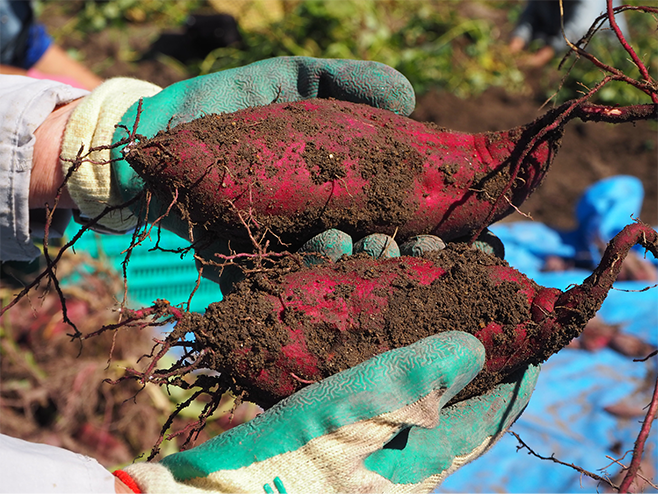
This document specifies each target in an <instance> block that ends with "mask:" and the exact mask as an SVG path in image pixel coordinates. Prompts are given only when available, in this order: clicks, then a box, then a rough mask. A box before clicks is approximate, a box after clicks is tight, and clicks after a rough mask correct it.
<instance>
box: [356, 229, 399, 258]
mask: <svg viewBox="0 0 658 494" xmlns="http://www.w3.org/2000/svg"><path fill="white" fill-rule="evenodd" d="M359 252H365V253H366V254H368V255H370V256H371V257H374V258H375V259H386V258H389V257H400V248H399V247H398V244H397V242H396V241H395V240H393V237H389V236H388V235H384V234H383V233H373V234H372V235H368V236H367V237H363V238H362V239H361V240H359V241H358V242H357V243H355V244H354V253H355V254H357V253H359Z"/></svg>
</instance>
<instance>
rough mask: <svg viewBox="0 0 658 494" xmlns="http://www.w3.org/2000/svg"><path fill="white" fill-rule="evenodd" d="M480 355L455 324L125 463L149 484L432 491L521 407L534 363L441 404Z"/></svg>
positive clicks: (165, 487)
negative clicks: (243, 417) (234, 423)
mask: <svg viewBox="0 0 658 494" xmlns="http://www.w3.org/2000/svg"><path fill="white" fill-rule="evenodd" d="M483 363H484V348H483V346H482V344H481V343H480V342H479V341H478V340H477V339H476V338H475V337H473V336H471V335H469V334H466V333H463V332H448V333H441V334H438V335H435V336H431V337H429V338H426V339H424V340H420V341H418V342H416V343H414V344H413V345H410V346H408V347H404V348H399V349H396V350H392V351H390V352H386V353H383V354H380V355H378V356H376V357H374V358H372V359H370V360H368V361H366V362H364V363H362V364H360V365H358V366H355V367H353V368H351V369H348V370H346V371H343V372H341V373H339V374H335V375H333V376H331V377H329V378H327V379H325V380H323V381H321V382H319V383H316V384H313V385H311V386H308V387H306V388H304V389H302V390H301V391H299V392H297V393H296V394H294V395H292V396H291V397H289V398H287V399H286V400H283V401H282V402H280V403H279V404H277V405H276V406H274V407H273V408H271V409H269V410H268V411H267V412H265V413H263V414H261V415H259V416H258V417H256V418H255V419H254V420H252V421H251V422H248V423H246V424H243V425H240V426H238V427H235V428H233V429H231V430H229V431H228V432H225V433H223V434H221V435H219V436H217V437H215V438H213V439H211V440H209V441H208V442H206V443H204V444H202V445H201V446H198V447H196V448H193V449H191V450H188V451H185V452H181V453H176V454H173V455H171V456H168V457H166V458H165V459H164V460H162V461H161V462H159V463H151V464H149V463H139V464H133V465H131V466H129V467H127V468H125V469H124V471H125V473H127V474H128V475H129V476H130V477H132V479H134V480H135V481H136V483H137V485H138V486H139V487H140V489H141V490H142V492H181V493H183V492H190V493H191V492H275V489H276V490H277V491H278V492H288V493H293V492H430V491H431V490H432V489H433V488H434V487H435V486H436V485H437V484H439V483H440V482H442V481H443V479H444V478H445V477H447V476H448V475H450V474H451V473H452V472H454V471H455V470H456V469H457V468H459V467H461V466H462V465H464V464H466V463H468V462H470V461H472V460H473V459H475V458H477V457H479V456H480V455H482V454H483V453H484V452H485V451H486V450H487V449H488V448H489V447H491V445H493V444H494V443H495V442H496V440H497V439H498V438H499V437H501V436H502V434H503V433H504V432H505V430H506V429H507V428H508V427H509V426H510V425H511V424H512V423H513V422H514V421H515V420H516V419H517V417H518V416H519V415H520V414H521V412H522V411H523V409H524V408H525V406H526V404H527V402H528V400H529V398H530V395H531V393H532V390H533V388H534V385H535V382H536V379H537V376H538V373H539V369H538V368H537V367H530V368H528V369H527V370H526V371H525V372H524V373H521V374H520V375H519V376H517V378H516V379H514V380H513V381H512V382H508V383H504V384H500V385H498V386H496V387H495V388H494V389H492V390H491V391H489V392H487V393H486V394H484V395H481V396H478V397H476V398H472V399H469V400H466V401H462V402H459V403H457V404H454V405H452V406H450V407H446V406H445V405H446V403H447V402H448V401H449V400H450V399H451V398H452V397H453V396H455V395H456V394H457V393H458V392H459V391H460V390H461V389H462V388H463V387H464V386H465V385H467V384H468V383H469V382H470V381H471V380H472V379H473V378H474V377H475V376H476V375H477V373H478V372H479V371H480V369H481V368H482V366H483Z"/></svg>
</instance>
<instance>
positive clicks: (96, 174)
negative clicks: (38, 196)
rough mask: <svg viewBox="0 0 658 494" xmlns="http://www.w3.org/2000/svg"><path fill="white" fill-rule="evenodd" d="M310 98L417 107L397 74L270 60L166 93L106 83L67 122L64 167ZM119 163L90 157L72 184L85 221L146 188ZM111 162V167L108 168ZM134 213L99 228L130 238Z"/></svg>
mask: <svg viewBox="0 0 658 494" xmlns="http://www.w3.org/2000/svg"><path fill="white" fill-rule="evenodd" d="M315 97H320V98H329V97H332V98H337V99H341V100H347V101H352V102H358V103H366V104H370V105H372V106H376V107H380V108H386V109H389V110H391V111H394V112H397V113H400V114H403V115H408V114H409V113H411V111H413V108H414V104H415V96H414V92H413V88H412V87H411V84H410V83H409V82H408V81H407V80H406V79H405V78H404V76H402V74H400V73H399V72H397V71H395V70H393V69H391V68H390V67H388V66H386V65H383V64H380V63H377V62H366V61H356V60H328V59H315V58H309V57H280V58H272V59H268V60H263V61H260V62H256V63H253V64H251V65H247V66H245V67H241V68H237V69H232V70H226V71H222V72H217V73H214V74H210V75H206V76H201V77H196V78H193V79H190V80H187V81H183V82H179V83H176V84H173V85H171V86H169V87H167V88H165V89H161V88H160V87H158V86H155V85H153V84H151V83H148V82H144V81H140V80H135V79H127V78H116V79H110V80H109V81H107V82H105V83H104V84H102V85H101V86H100V87H98V88H97V89H96V90H94V91H93V92H92V93H91V94H90V95H88V96H87V97H85V98H84V99H83V100H82V102H81V103H80V104H79V106H78V107H77V108H76V109H75V111H74V113H73V115H72V116H71V118H70V120H69V122H68V125H67V128H66V132H65V135H64V140H63V145H62V166H63V169H64V172H65V173H66V172H68V170H69V168H70V166H71V164H72V162H73V160H75V158H76V157H77V156H78V155H79V153H82V154H83V155H84V154H85V153H87V152H88V151H89V150H90V149H91V148H97V147H99V146H100V147H102V146H105V147H109V146H110V145H111V144H112V143H114V142H118V141H120V140H121V139H123V138H125V137H128V133H129V131H132V130H135V131H136V132H138V133H139V134H140V135H143V136H146V137H152V136H154V135H155V134H156V133H158V132H159V131H161V130H165V129H167V128H168V127H169V126H174V125H177V124H180V123H183V122H189V121H191V120H193V119H195V118H198V117H200V116H202V115H206V114H210V113H223V112H234V111H237V110H241V109H245V108H247V107H251V106H261V105H267V104H270V103H273V102H286V101H296V100H301V99H307V98H315ZM140 100H142V107H141V111H140V112H139V115H138V106H139V101H140ZM117 125H119V127H116V126H117ZM115 127H116V129H115ZM122 157H123V156H122V147H121V146H119V147H115V148H113V149H111V150H110V149H102V150H99V151H97V152H94V153H92V154H91V155H90V156H89V157H88V160H86V161H85V162H84V163H83V164H82V166H80V168H79V169H78V170H77V171H76V172H75V173H74V174H73V176H72V177H71V178H70V179H69V182H68V189H69V192H70V193H71V196H72V198H73V199H74V201H75V202H76V204H77V205H78V206H79V208H80V211H81V215H82V216H83V217H86V218H94V217H96V216H97V215H98V214H100V213H101V212H102V211H103V209H104V208H105V207H106V206H108V205H109V206H115V205H119V204H122V203H123V202H125V201H126V200H129V199H132V198H134V197H135V196H137V195H138V194H140V193H141V192H142V191H143V190H144V183H143V181H142V180H141V179H140V178H139V177H138V176H137V174H136V173H135V172H134V171H133V170H132V168H131V167H130V165H129V164H128V163H127V162H126V161H124V160H123V159H122ZM110 159H112V160H115V161H113V162H112V164H111V166H110V165H109V164H108V163H110ZM138 209H139V206H138V205H134V206H133V207H131V208H130V209H120V210H117V211H115V212H113V213H111V214H109V215H107V216H106V217H104V218H103V219H102V220H100V222H99V223H100V224H101V225H102V226H104V227H106V228H109V229H112V230H116V231H128V230H130V229H132V228H134V227H135V225H136V223H137V218H136V217H135V216H134V214H133V213H134V212H135V211H137V210H138ZM150 209H151V217H150V219H151V220H153V219H154V218H155V217H157V216H158V215H160V214H162V212H163V211H162V210H161V209H160V208H159V207H153V205H151V208H150ZM174 223H175V222H174ZM178 223H180V224H178V225H176V224H174V225H169V226H170V227H171V228H172V229H173V230H175V231H176V233H179V234H181V235H183V236H185V237H187V230H188V228H187V225H186V224H183V222H182V221H179V222H178Z"/></svg>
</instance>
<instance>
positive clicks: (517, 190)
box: [125, 99, 655, 250]
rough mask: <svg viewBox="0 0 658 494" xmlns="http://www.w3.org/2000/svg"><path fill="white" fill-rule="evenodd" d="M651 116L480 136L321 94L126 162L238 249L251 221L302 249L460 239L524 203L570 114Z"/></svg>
mask: <svg viewBox="0 0 658 494" xmlns="http://www.w3.org/2000/svg"><path fill="white" fill-rule="evenodd" d="M649 115H655V108H654V106H653V105H644V107H642V106H640V107H637V108H633V107H628V108H626V109H613V110H610V109H607V108H606V107H597V106H594V105H585V104H578V105H575V104H571V105H569V104H567V105H563V106H562V107H560V108H557V109H554V110H551V111H549V112H548V113H547V114H546V115H544V116H543V117H541V118H539V119H537V120H536V121H535V122H533V123H531V124H528V125H525V126H522V127H518V128H514V129H511V130H508V131H504V132H486V133H482V134H473V135H472V134H466V133H461V132H453V131H449V130H446V129H441V128H438V127H436V126H433V125H431V124H425V123H421V122H417V121H414V120H412V119H409V118H406V117H402V116H400V115H397V114H394V113H392V112H389V111H386V110H381V109H376V108H372V107H370V106H366V105H358V104H354V103H348V102H342V101H335V100H322V99H318V100H306V101H301V102H296V103H278V104H272V105H268V106H264V107H258V108H250V109H247V110H243V111H239V112H236V113H231V114H223V115H208V116H205V117H202V118H199V119H197V120H193V121H192V122H189V123H186V124H181V125H179V126H177V127H174V128H172V129H170V130H167V131H164V132H161V133H159V134H158V135H157V136H155V137H153V138H151V139H143V138H139V137H138V140H139V141H140V142H136V143H134V144H131V145H129V146H127V147H126V151H125V158H126V160H127V161H128V162H129V163H130V164H131V166H132V167H133V168H134V169H135V170H136V171H137V172H138V173H139V175H140V176H142V177H143V178H144V180H145V181H146V183H147V185H148V188H149V189H150V190H152V191H153V192H154V193H155V194H156V196H157V197H159V198H160V199H161V202H162V203H163V204H164V205H165V206H167V205H170V204H172V203H174V204H175V206H176V207H177V208H178V210H179V212H180V214H182V216H183V217H184V218H187V219H189V220H191V221H192V222H193V223H195V224H199V225H201V226H203V227H204V228H205V229H207V230H208V231H210V232H211V233H212V234H213V235H216V236H218V237H221V238H224V239H230V240H232V241H233V242H234V243H233V245H234V246H235V245H238V246H239V245H240V241H248V235H247V231H246V229H245V228H244V226H243V223H242V220H241V219H240V217H239V214H241V216H242V219H244V218H245V217H246V218H248V220H249V221H251V222H252V223H251V224H252V225H254V226H255V227H256V228H261V229H262V231H266V229H269V231H271V232H273V233H274V234H276V235H277V236H278V238H279V239H281V240H282V241H283V242H284V243H286V244H288V247H289V248H290V249H291V250H293V249H296V248H298V247H300V246H301V245H302V244H303V243H304V242H305V241H306V240H308V239H309V238H311V237H312V236H314V235H315V234H317V233H320V232H321V231H324V230H326V229H328V228H337V229H340V230H343V231H345V232H347V233H348V234H350V235H352V236H353V237H355V238H360V237H363V236H365V235H367V234H369V233H373V232H382V233H389V234H392V233H393V232H395V231H397V234H396V235H397V236H396V238H397V239H402V240H405V239H406V238H407V237H409V236H411V235H417V234H423V233H430V234H434V235H438V236H439V237H441V238H442V239H444V240H446V241H449V240H453V239H457V238H459V237H463V236H465V235H470V234H473V233H474V232H475V233H478V232H479V231H481V230H482V229H483V228H484V227H486V226H487V225H488V224H490V223H492V222H494V221H496V220H499V219H501V218H503V217H504V216H506V215H507V214H509V213H510V212H511V211H513V209H514V208H515V207H518V206H520V205H521V203H523V201H524V200H525V199H526V198H527V197H528V196H529V195H530V194H531V193H532V192H533V191H534V190H535V188H536V187H537V186H538V185H539V184H540V182H541V180H542V178H543V177H544V174H545V173H546V171H547V170H548V167H549V165H550V164H551V161H552V160H553V158H554V156H555V153H556V152H557V149H558V146H559V143H560V139H561V136H562V133H563V125H564V124H565V123H566V121H567V120H569V119H570V118H574V117H576V116H577V117H579V118H581V119H584V120H588V119H594V120H605V121H630V120H634V119H640V118H650V117H649Z"/></svg>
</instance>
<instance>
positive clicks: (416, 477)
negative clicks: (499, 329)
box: [365, 366, 539, 486]
mask: <svg viewBox="0 0 658 494" xmlns="http://www.w3.org/2000/svg"><path fill="white" fill-rule="evenodd" d="M538 376H539V367H538V366H530V367H528V369H527V370H525V371H523V372H522V373H520V375H519V377H518V378H517V379H516V380H513V381H511V382H507V383H502V384H499V385H498V386H496V387H495V388H493V389H492V390H491V391H489V392H487V393H485V394H484V395H481V396H478V397H476V398H471V399H469V400H465V401H462V402H458V403H456V404H454V405H452V406H450V407H447V408H445V409H443V410H442V411H441V419H440V423H439V425H438V426H437V427H434V428H430V429H427V428H421V427H413V428H411V429H410V430H409V431H408V436H407V437H406V438H405V439H406V441H405V443H404V444H403V445H402V446H403V447H401V448H399V449H392V448H385V449H382V450H380V451H376V452H375V453H373V454H372V455H371V456H370V457H369V458H368V459H367V460H366V462H365V464H366V468H368V469H371V470H373V471H374V472H377V473H378V474H380V475H382V476H383V477H385V478H387V479H389V480H390V481H391V482H393V483H396V484H397V483H402V484H418V483H426V484H427V485H430V486H435V485H437V484H438V483H440V482H441V481H442V480H443V479H444V478H445V477H447V476H448V475H450V474H451V473H452V472H454V471H455V470H456V469H457V468H459V467H460V466H462V465H464V464H465V463H468V462H469V461H471V460H473V459H475V458H477V457H478V456H480V455H482V454H483V453H484V452H485V451H486V450H487V449H489V448H490V447H491V446H492V445H493V444H494V443H495V442H496V441H497V440H498V439H499V438H500V437H501V435H502V434H503V433H504V432H505V431H506V430H507V429H508V428H509V427H510V426H511V425H512V424H513V423H514V421H515V420H516V419H517V418H518V416H519V415H520V414H521V413H522V412H523V410H524V409H525V407H526V405H527V404H528V401H529V399H530V395H531V394H532V391H533V389H534V387H535V384H536V382H537V378H538ZM398 447H399V446H398Z"/></svg>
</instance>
